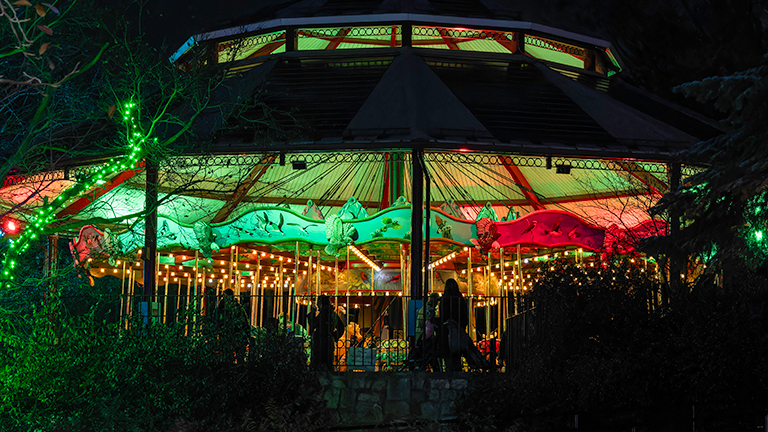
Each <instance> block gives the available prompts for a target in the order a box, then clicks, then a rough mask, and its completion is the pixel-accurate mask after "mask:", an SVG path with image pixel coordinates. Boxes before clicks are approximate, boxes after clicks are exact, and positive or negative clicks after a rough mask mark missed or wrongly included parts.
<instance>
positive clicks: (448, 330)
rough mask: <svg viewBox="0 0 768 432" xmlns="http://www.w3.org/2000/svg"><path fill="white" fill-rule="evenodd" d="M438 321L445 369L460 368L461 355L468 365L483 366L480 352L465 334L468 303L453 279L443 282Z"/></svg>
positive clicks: (453, 369) (457, 369) (467, 321)
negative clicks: (443, 289) (443, 288)
mask: <svg viewBox="0 0 768 432" xmlns="http://www.w3.org/2000/svg"><path fill="white" fill-rule="evenodd" d="M440 323H441V328H440V333H441V336H440V338H441V341H442V346H443V353H444V356H445V370H446V371H460V370H462V364H461V357H462V356H464V357H466V358H467V360H468V362H469V364H470V366H474V367H483V366H484V361H483V357H482V354H480V352H479V351H478V349H477V347H476V346H475V344H474V343H473V342H472V339H470V338H469V335H468V334H467V325H468V324H469V304H468V303H467V300H466V299H465V298H464V296H463V295H462V294H461V291H459V284H458V283H457V282H456V280H454V279H448V280H447V281H446V282H445V292H443V297H442V298H441V299H440Z"/></svg>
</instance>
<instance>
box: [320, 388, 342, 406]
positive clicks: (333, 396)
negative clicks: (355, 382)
mask: <svg viewBox="0 0 768 432" xmlns="http://www.w3.org/2000/svg"><path fill="white" fill-rule="evenodd" d="M340 398H341V391H339V389H335V388H329V389H327V390H326V391H325V394H323V399H325V404H326V406H327V407H328V408H330V409H332V410H335V409H337V408H338V407H339V401H340Z"/></svg>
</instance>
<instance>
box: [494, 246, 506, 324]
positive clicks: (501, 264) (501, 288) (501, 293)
mask: <svg viewBox="0 0 768 432" xmlns="http://www.w3.org/2000/svg"><path fill="white" fill-rule="evenodd" d="M499 269H500V272H501V274H500V277H499V283H500V285H499V302H498V304H497V306H496V307H497V308H498V314H499V322H498V329H499V331H498V333H499V338H501V334H502V333H503V332H504V325H505V324H506V321H503V320H504V319H505V316H506V313H504V300H505V299H506V296H505V295H504V277H505V276H506V271H505V270H504V248H499Z"/></svg>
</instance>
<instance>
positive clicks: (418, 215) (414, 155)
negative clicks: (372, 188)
mask: <svg viewBox="0 0 768 432" xmlns="http://www.w3.org/2000/svg"><path fill="white" fill-rule="evenodd" d="M422 159H423V158H422V152H421V150H416V149H414V150H413V151H412V152H411V173H412V174H411V182H412V188H413V190H412V197H413V202H412V203H411V292H412V295H413V298H414V299H415V300H420V299H421V298H422V293H423V285H422V276H423V274H424V272H423V269H422V268H419V267H421V265H420V263H421V262H422V258H423V253H424V249H423V243H422V239H423V237H424V235H423V233H422V215H423V213H422V212H423V211H422V208H423V206H424V172H423V170H422V165H421V162H422Z"/></svg>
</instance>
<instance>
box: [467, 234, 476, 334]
mask: <svg viewBox="0 0 768 432" xmlns="http://www.w3.org/2000/svg"><path fill="white" fill-rule="evenodd" d="M472 270H473V269H472V248H469V249H467V297H469V299H467V301H468V302H469V337H470V339H472V340H474V339H475V336H476V335H475V307H474V305H473V303H474V301H473V300H474V299H473V298H472V279H473V276H474V275H473V274H472Z"/></svg>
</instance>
